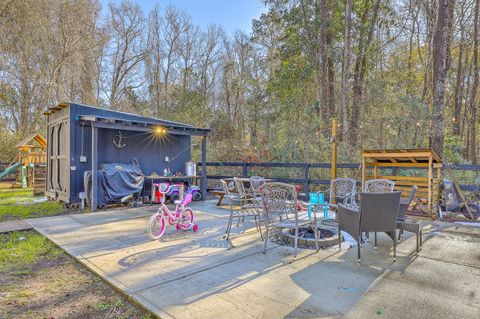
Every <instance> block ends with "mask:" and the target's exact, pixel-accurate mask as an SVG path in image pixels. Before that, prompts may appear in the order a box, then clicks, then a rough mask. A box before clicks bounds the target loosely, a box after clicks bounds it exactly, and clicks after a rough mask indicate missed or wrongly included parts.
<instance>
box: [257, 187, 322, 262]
mask: <svg viewBox="0 0 480 319" xmlns="http://www.w3.org/2000/svg"><path fill="white" fill-rule="evenodd" d="M259 190H260V195H261V198H262V202H263V213H264V221H265V237H264V243H263V253H264V254H265V253H266V252H267V242H268V239H269V237H270V231H271V229H276V230H280V231H282V230H283V229H293V230H294V232H295V235H294V236H295V237H294V256H297V253H298V231H299V225H305V224H306V223H307V222H308V220H307V219H305V218H306V216H305V214H302V213H300V214H299V212H298V207H297V190H296V188H295V185H290V184H285V183H278V182H274V183H265V184H264V185H262V186H260V189H259ZM313 213H314V216H313V225H314V229H315V230H316V229H317V218H316V213H315V210H314V211H313ZM314 234H315V246H316V250H317V251H318V249H319V248H318V231H315V232H314Z"/></svg>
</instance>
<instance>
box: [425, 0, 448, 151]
mask: <svg viewBox="0 0 480 319" xmlns="http://www.w3.org/2000/svg"><path fill="white" fill-rule="evenodd" d="M453 5H454V1H453V0H439V3H438V12H437V23H436V28H435V32H434V35H433V105H432V118H431V122H430V147H431V148H433V150H434V151H435V152H436V153H437V154H438V155H439V156H440V157H443V142H444V137H445V78H446V75H447V72H448V69H449V67H450V46H449V42H450V36H451V29H450V28H451V26H452V24H453V23H452V20H453V19H452V18H453Z"/></svg>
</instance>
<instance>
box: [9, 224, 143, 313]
mask: <svg viewBox="0 0 480 319" xmlns="http://www.w3.org/2000/svg"><path fill="white" fill-rule="evenodd" d="M0 244H1V245H2V246H3V248H1V249H0V318H49V319H50V318H52V319H53V318H142V319H143V318H150V315H149V314H148V313H147V312H145V311H144V310H143V309H140V308H137V307H136V306H134V305H132V304H131V303H129V302H128V301H127V300H125V298H123V296H122V295H120V294H119V293H117V292H116V291H115V290H113V289H112V288H111V287H110V286H109V285H108V284H106V283H104V282H103V281H102V280H101V279H99V278H98V277H96V276H95V275H93V274H92V273H91V272H90V271H89V270H87V269H86V268H84V267H83V266H82V265H81V264H79V263H77V262H76V261H75V260H74V259H73V258H71V257H70V256H68V255H67V254H65V253H64V252H63V251H62V250H60V249H59V248H57V247H56V246H55V245H54V244H53V243H51V242H49V241H48V240H46V239H45V238H44V237H42V236H41V235H39V234H37V233H35V232H33V231H29V232H17V233H11V234H2V235H0ZM37 246H43V247H38V249H37V248H35V247H37Z"/></svg>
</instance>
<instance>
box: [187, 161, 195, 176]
mask: <svg viewBox="0 0 480 319" xmlns="http://www.w3.org/2000/svg"><path fill="white" fill-rule="evenodd" d="M185 175H187V176H196V175H197V164H196V163H195V162H186V163H185Z"/></svg>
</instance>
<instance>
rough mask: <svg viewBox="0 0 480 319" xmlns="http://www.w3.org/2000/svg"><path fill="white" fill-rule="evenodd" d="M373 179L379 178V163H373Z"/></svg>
mask: <svg viewBox="0 0 480 319" xmlns="http://www.w3.org/2000/svg"><path fill="white" fill-rule="evenodd" d="M373 177H375V178H378V161H376V160H375V162H373Z"/></svg>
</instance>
